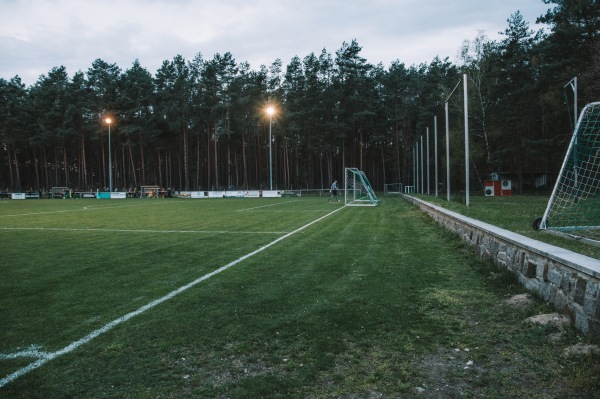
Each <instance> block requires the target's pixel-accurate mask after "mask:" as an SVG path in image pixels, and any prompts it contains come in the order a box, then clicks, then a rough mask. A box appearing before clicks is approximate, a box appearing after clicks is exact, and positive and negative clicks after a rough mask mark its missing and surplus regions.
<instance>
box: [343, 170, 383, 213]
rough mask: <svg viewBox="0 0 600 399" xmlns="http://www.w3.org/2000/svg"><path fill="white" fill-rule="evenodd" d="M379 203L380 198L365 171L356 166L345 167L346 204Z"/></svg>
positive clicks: (373, 204)
mask: <svg viewBox="0 0 600 399" xmlns="http://www.w3.org/2000/svg"><path fill="white" fill-rule="evenodd" d="M377 204H379V199H378V198H377V196H376V195H375V192H374V191H373V188H372V187H371V183H369V179H367V176H366V175H365V173H364V172H363V171H362V170H358V169H356V168H345V172H344V205H346V206H375V205H377Z"/></svg>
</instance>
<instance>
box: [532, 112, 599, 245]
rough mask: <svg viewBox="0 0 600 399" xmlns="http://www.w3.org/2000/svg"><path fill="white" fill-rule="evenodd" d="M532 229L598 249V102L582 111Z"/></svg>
mask: <svg viewBox="0 0 600 399" xmlns="http://www.w3.org/2000/svg"><path fill="white" fill-rule="evenodd" d="M533 227H534V229H536V230H537V229H539V230H547V231H550V232H556V233H562V234H565V235H568V236H572V237H576V238H577V239H581V240H584V241H587V242H589V243H591V244H595V245H600V102H595V103H590V104H588V105H586V106H585V108H584V109H583V110H582V111H581V114H580V116H579V120H578V121H577V125H576V126H575V132H574V133H573V138H572V139H571V143H570V145H569V149H568V150H567V154H566V155H565V159H564V161H563V164H562V168H561V170H560V174H559V176H558V179H557V180H556V184H555V186H554V189H553V191H552V195H551V196H550V200H549V201H548V206H547V208H546V211H545V212H544V216H543V217H541V218H538V219H536V220H535V221H534V223H533Z"/></svg>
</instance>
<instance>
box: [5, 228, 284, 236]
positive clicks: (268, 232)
mask: <svg viewBox="0 0 600 399" xmlns="http://www.w3.org/2000/svg"><path fill="white" fill-rule="evenodd" d="M0 230H18V231H23V230H39V231H99V232H107V233H185V234H190V233H196V234H286V233H288V232H287V231H235V230H146V229H100V228H82V229H75V228H63V227H0Z"/></svg>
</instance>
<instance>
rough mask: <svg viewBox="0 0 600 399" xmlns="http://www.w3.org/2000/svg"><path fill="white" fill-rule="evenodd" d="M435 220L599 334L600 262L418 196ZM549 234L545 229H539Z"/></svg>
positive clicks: (414, 200) (584, 327) (578, 324)
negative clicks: (442, 206)
mask: <svg viewBox="0 0 600 399" xmlns="http://www.w3.org/2000/svg"><path fill="white" fill-rule="evenodd" d="M404 198H405V199H406V200H408V201H409V202H412V203H413V204H415V205H417V206H419V207H420V208H421V210H423V211H424V212H425V213H427V214H428V215H429V216H431V217H432V218H433V219H434V220H435V221H436V222H438V223H439V224H440V225H442V226H443V227H445V228H446V229H448V230H451V231H453V232H455V233H457V234H458V235H459V236H460V238H461V239H462V240H464V241H466V242H467V243H468V244H469V245H470V246H472V247H474V248H475V250H476V252H477V254H478V255H479V256H481V257H484V258H488V259H490V260H491V261H492V262H494V263H495V264H496V265H497V266H499V267H501V268H505V269H508V270H510V271H512V272H513V273H515V274H516V275H517V277H518V279H519V282H520V283H521V284H522V285H523V286H524V287H525V288H526V289H527V290H529V291H531V292H534V293H536V294H537V295H538V296H540V297H541V298H543V299H544V300H545V301H547V302H549V303H551V304H552V305H554V307H555V308H556V309H557V310H559V311H561V312H563V313H564V314H566V315H567V316H569V317H570V318H571V320H572V321H573V323H574V324H575V327H576V328H577V329H578V330H580V331H582V332H583V333H585V334H591V335H594V336H600V260H597V259H593V258H590V257H587V256H584V255H581V254H577V253H575V252H571V251H568V250H566V249H563V248H559V247H556V246H553V245H550V244H546V243H543V242H540V241H537V240H534V239H531V238H528V237H525V236H522V235H520V234H516V233H513V232H510V231H508V230H504V229H501V228H499V227H496V226H493V225H490V224H487V223H483V222H481V221H478V220H475V219H472V218H469V217H466V216H463V215H460V214H458V213H456V212H452V211H449V210H447V209H444V208H441V207H438V206H435V205H432V204H430V203H427V202H425V201H422V200H419V199H417V198H414V197H410V196H406V195H405V196H404ZM540 234H544V233H540Z"/></svg>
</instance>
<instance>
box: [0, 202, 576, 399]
mask: <svg viewBox="0 0 600 399" xmlns="http://www.w3.org/2000/svg"><path fill="white" fill-rule="evenodd" d="M0 250H1V253H2V258H3V261H2V266H1V268H0V379H1V383H0V397H1V398H4V397H6V398H8V397H11V398H38V397H39V398H63V397H77V398H101V397H119V398H121V397H126V398H159V397H161V398H189V397H207V398H213V397H216V398H220V397H223V398H225V397H227V398H263V397H280V398H290V397H297V398H304V397H398V396H402V395H404V396H403V397H410V395H412V394H414V393H415V392H416V391H415V389H416V388H417V387H418V386H420V385H425V384H433V382H429V381H430V380H431V379H432V378H433V379H438V380H439V378H441V377H439V376H433V375H432V374H431V370H430V367H431V364H432V363H433V362H434V361H433V360H432V359H431V357H430V356H441V357H444V358H445V351H448V353H450V354H455V355H454V356H455V357H454V358H455V359H459V360H456V362H459V363H460V362H463V360H464V362H463V363H465V364H466V363H467V362H468V361H469V360H471V361H472V360H473V359H474V360H475V361H476V362H480V363H481V364H484V363H485V364H487V366H488V367H495V361H496V360H494V359H493V357H492V356H490V354H489V353H487V352H488V351H489V350H495V349H493V348H496V347H497V345H496V344H497V343H498V342H501V343H502V348H501V351H502V353H503V356H504V354H506V353H509V354H510V353H512V351H514V352H515V353H519V345H521V344H520V343H522V342H523V340H531V336H532V334H533V335H535V334H538V335H543V334H545V331H533V332H532V331H528V332H527V334H526V337H525V336H521V335H520V334H521V333H522V332H520V331H519V329H517V328H516V327H514V325H519V324H518V322H517V320H521V319H522V318H524V316H525V313H526V312H531V313H536V312H539V311H540V309H542V308H543V306H544V305H543V304H541V305H536V306H537V307H536V308H532V309H528V310H521V311H516V312H515V311H514V310H513V309H509V308H507V307H506V306H504V305H502V299H503V298H505V297H506V295H507V294H509V293H513V292H521V289H520V288H519V287H517V286H515V285H514V284H513V280H511V278H510V277H509V276H507V275H505V274H502V273H498V272H497V271H495V270H494V269H492V268H491V266H489V265H486V264H483V263H482V262H479V261H477V260H475V259H474V258H473V257H472V256H471V255H469V254H468V253H467V252H466V251H465V250H464V247H463V244H462V243H460V242H459V241H458V240H457V239H455V238H453V237H451V236H450V235H449V234H447V233H446V232H443V231H441V230H440V229H439V228H438V227H437V226H436V225H435V224H433V223H432V222H431V221H429V220H428V219H427V218H426V217H425V216H423V215H422V214H420V213H419V211H418V210H417V209H415V208H414V207H411V206H410V205H408V204H407V203H405V202H404V201H403V200H401V199H386V200H384V201H382V203H381V205H380V206H378V207H374V208H372V207H367V208H355V207H352V208H347V207H342V206H341V205H340V204H339V203H328V202H327V200H326V197H318V198H304V197H303V198H272V199H215V200H213V199H204V200H189V199H187V200H182V199H158V200H156V199H150V200H140V199H131V200H106V201H101V200H39V201H34V200H32V201H3V202H0ZM492 270H493V271H492ZM490 273H491V274H490ZM490 275H491V276H492V277H490ZM504 322H506V324H503V323H504ZM511 326H513V327H511ZM515 337H516V338H515ZM572 339H576V338H575V337H573V338H572ZM513 340H514V342H515V344H514V345H515V346H514V347H513V346H511V345H512V344H508V342H512V341H513ZM490 341H493V342H494V344H493V345H492V344H490ZM532 345H533V346H534V347H535V348H537V350H538V352H539V353H537V352H535V351H534V353H533V354H530V355H529V356H530V358H526V360H525V361H523V362H522V364H518V365H514V366H511V368H510V370H509V369H502V370H500V371H499V372H498V373H495V374H494V377H490V376H488V375H487V374H486V375H485V376H483V374H481V375H479V374H477V375H472V374H468V373H469V371H467V370H466V369H464V368H463V367H462V363H461V364H458V363H457V364H456V365H455V366H456V370H451V371H452V372H450V371H449V370H445V371H444V372H446V371H447V372H448V376H447V377H444V378H447V380H444V381H445V383H446V382H451V381H450V379H451V378H459V379H462V378H467V379H468V380H469V381H471V382H470V383H467V384H466V385H464V384H463V386H462V388H460V389H462V390H463V391H464V392H472V393H482V392H483V393H486V394H487V395H488V396H487V397H502V395H501V394H500V392H501V391H500V390H501V389H502V387H503V386H505V385H504V384H506V381H507V380H508V381H511V378H512V377H511V376H512V375H513V373H514V372H515V371H516V372H517V373H518V372H520V371H522V372H523V373H526V374H528V377H529V378H530V379H531V380H532V381H534V382H535V381H536V380H538V379H539V381H540V382H541V381H543V380H544V379H546V378H547V373H548V372H550V371H549V370H552V371H551V372H552V373H553V376H554V377H555V378H556V381H557V382H556V383H557V384H560V383H561V379H564V378H566V377H565V376H564V375H563V374H561V373H565V372H566V371H565V370H567V371H568V370H569V369H568V368H567V369H565V368H564V367H563V369H561V368H560V367H558V366H557V364H555V363H556V361H555V360H554V361H553V360H552V359H554V355H552V354H549V353H548V351H549V349H548V348H547V346H545V345H544V344H543V343H539V342H537V343H534V342H532ZM536 345H537V346H536ZM488 347H489V349H488ZM457 348H458V350H459V354H458V355H456V353H457V352H455V351H456V349H457ZM465 348H466V349H468V348H471V349H470V352H469V351H465V350H466V349H465ZM475 348H477V349H475ZM482 348H485V351H486V353H479V352H478V350H479V351H482ZM557 350H559V349H557ZM440 353H442V355H440ZM464 356H470V357H469V359H467V358H466V357H465V358H464V359H463V357H464ZM471 357H472V359H471ZM546 357H547V358H546ZM531 364H535V365H536V367H533V370H532V367H531ZM540 364H542V366H540ZM450 366H453V364H450V365H448V367H450ZM521 368H522V370H521ZM536 368H537V369H536ZM437 373H439V374H440V375H442V374H444V373H442V371H440V370H438V372H437ZM482 373H483V372H482ZM434 377H435V378H434ZM480 377H481V378H483V377H485V378H484V380H485V384H482V383H481V382H477V381H479V379H480ZM425 381H427V383H425ZM443 385H444V384H442V385H440V386H442V387H443ZM445 385H446V386H448V384H445ZM452 386H453V385H452ZM446 389H448V390H449V391H448V393H452V394H456V392H453V391H451V390H452V389H457V388H446ZM514 389H516V388H514ZM518 389H527V387H518ZM496 394H497V396H495V395H496ZM532 397H533V396H532Z"/></svg>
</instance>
